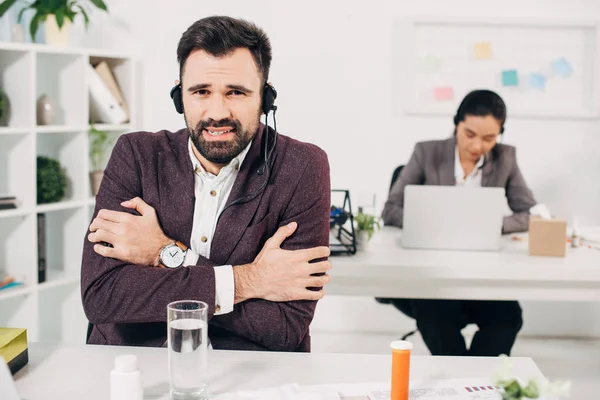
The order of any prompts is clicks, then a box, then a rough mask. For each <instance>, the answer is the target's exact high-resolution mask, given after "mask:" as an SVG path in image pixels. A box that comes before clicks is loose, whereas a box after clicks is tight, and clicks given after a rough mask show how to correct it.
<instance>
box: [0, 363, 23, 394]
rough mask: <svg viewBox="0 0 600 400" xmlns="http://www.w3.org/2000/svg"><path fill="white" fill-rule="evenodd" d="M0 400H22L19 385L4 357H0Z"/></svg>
mask: <svg viewBox="0 0 600 400" xmlns="http://www.w3.org/2000/svg"><path fill="white" fill-rule="evenodd" d="M0 399H2V400H21V398H20V397H19V393H17V385H16V384H15V381H14V379H13V376H12V374H11V373H10V369H8V364H6V360H5V359H4V357H2V356H0Z"/></svg>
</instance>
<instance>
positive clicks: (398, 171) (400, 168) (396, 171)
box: [389, 165, 404, 192]
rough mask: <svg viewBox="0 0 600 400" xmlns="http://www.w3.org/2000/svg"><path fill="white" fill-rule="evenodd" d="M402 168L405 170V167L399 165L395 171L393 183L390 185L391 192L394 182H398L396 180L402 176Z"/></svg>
mask: <svg viewBox="0 0 600 400" xmlns="http://www.w3.org/2000/svg"><path fill="white" fill-rule="evenodd" d="M402 168H404V165H399V166H397V167H396V169H395V170H394V173H393V174H392V182H391V183H390V190H389V191H390V192H391V191H392V186H394V182H396V180H397V179H398V177H399V176H400V172H402Z"/></svg>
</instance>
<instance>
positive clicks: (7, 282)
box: [0, 272, 23, 291]
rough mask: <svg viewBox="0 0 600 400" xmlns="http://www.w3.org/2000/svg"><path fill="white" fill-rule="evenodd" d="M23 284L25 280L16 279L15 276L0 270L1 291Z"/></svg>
mask: <svg viewBox="0 0 600 400" xmlns="http://www.w3.org/2000/svg"><path fill="white" fill-rule="evenodd" d="M21 285H23V282H19V281H17V280H15V278H14V277H13V276H10V275H6V274H5V273H3V272H0V291H2V290H5V289H10V288H14V287H18V286H21Z"/></svg>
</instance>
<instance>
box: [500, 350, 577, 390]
mask: <svg viewBox="0 0 600 400" xmlns="http://www.w3.org/2000/svg"><path fill="white" fill-rule="evenodd" d="M499 359H500V360H501V362H502V364H501V366H500V369H499V370H498V371H497V372H496V374H495V377H494V380H495V383H496V385H497V386H498V387H499V388H500V390H501V395H502V400H565V399H568V398H569V395H570V392H571V381H570V380H557V381H550V380H549V379H548V378H545V377H542V378H535V379H531V380H529V381H528V382H525V381H523V380H522V379H519V378H517V377H515V376H514V375H513V373H512V370H513V366H512V362H511V361H510V357H507V356H506V355H504V354H503V355H501V356H500V357H499Z"/></svg>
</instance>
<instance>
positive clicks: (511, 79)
mask: <svg viewBox="0 0 600 400" xmlns="http://www.w3.org/2000/svg"><path fill="white" fill-rule="evenodd" d="M502 86H519V75H518V74H517V70H516V69H507V70H504V71H502Z"/></svg>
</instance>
